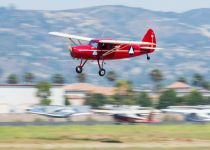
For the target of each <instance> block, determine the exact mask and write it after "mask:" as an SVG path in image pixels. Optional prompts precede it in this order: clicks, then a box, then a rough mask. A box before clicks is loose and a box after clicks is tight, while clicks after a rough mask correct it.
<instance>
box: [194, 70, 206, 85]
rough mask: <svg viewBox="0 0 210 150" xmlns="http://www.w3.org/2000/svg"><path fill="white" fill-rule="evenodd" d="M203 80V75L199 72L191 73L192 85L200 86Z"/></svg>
mask: <svg viewBox="0 0 210 150" xmlns="http://www.w3.org/2000/svg"><path fill="white" fill-rule="evenodd" d="M203 80H204V78H203V76H202V75H201V74H198V73H196V74H194V75H193V78H192V84H193V85H194V86H200V87H201V86H202V83H203Z"/></svg>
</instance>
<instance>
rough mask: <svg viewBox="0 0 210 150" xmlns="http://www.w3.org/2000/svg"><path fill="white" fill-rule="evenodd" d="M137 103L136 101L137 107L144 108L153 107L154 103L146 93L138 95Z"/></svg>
mask: <svg viewBox="0 0 210 150" xmlns="http://www.w3.org/2000/svg"><path fill="white" fill-rule="evenodd" d="M135 101H136V104H137V105H141V106H142V107H150V106H152V101H151V99H150V98H149V95H148V94H147V93H146V92H141V93H139V94H137V96H136V100H135Z"/></svg>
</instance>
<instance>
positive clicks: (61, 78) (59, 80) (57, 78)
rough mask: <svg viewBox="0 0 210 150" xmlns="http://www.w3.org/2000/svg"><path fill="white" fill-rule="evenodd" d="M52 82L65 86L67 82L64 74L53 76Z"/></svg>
mask: <svg viewBox="0 0 210 150" xmlns="http://www.w3.org/2000/svg"><path fill="white" fill-rule="evenodd" d="M52 82H53V83H55V84H63V83H64V82H65V79H64V76H63V75H62V74H55V75H53V76H52Z"/></svg>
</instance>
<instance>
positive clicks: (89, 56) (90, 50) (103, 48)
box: [70, 39, 154, 60]
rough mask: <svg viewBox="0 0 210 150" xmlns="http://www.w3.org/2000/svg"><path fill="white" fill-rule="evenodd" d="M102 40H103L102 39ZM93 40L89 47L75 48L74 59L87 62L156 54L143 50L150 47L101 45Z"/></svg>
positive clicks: (71, 49)
mask: <svg viewBox="0 0 210 150" xmlns="http://www.w3.org/2000/svg"><path fill="white" fill-rule="evenodd" d="M100 40H101V39H100ZM100 40H99V39H97V40H92V41H90V42H89V44H87V45H80V46H73V47H71V48H70V53H71V56H72V57H73V58H77V59H85V60H99V59H104V60H112V59H124V58H131V57H136V56H140V55H143V54H147V53H152V52H154V49H151V50H148V49H146V50H145V49H143V48H142V47H146V46H148V45H136V44H111V43H106V44H104V43H103V44H102V43H99V41H100Z"/></svg>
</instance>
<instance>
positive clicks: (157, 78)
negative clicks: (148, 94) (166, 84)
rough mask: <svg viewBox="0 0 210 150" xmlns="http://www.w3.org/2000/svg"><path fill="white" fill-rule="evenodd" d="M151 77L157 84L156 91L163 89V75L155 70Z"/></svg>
mask: <svg viewBox="0 0 210 150" xmlns="http://www.w3.org/2000/svg"><path fill="white" fill-rule="evenodd" d="M150 77H151V79H152V81H153V82H154V84H155V91H157V90H159V89H160V88H161V81H162V80H163V79H164V78H163V74H162V72H161V71H160V70H159V69H154V70H152V71H151V72H150Z"/></svg>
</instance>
